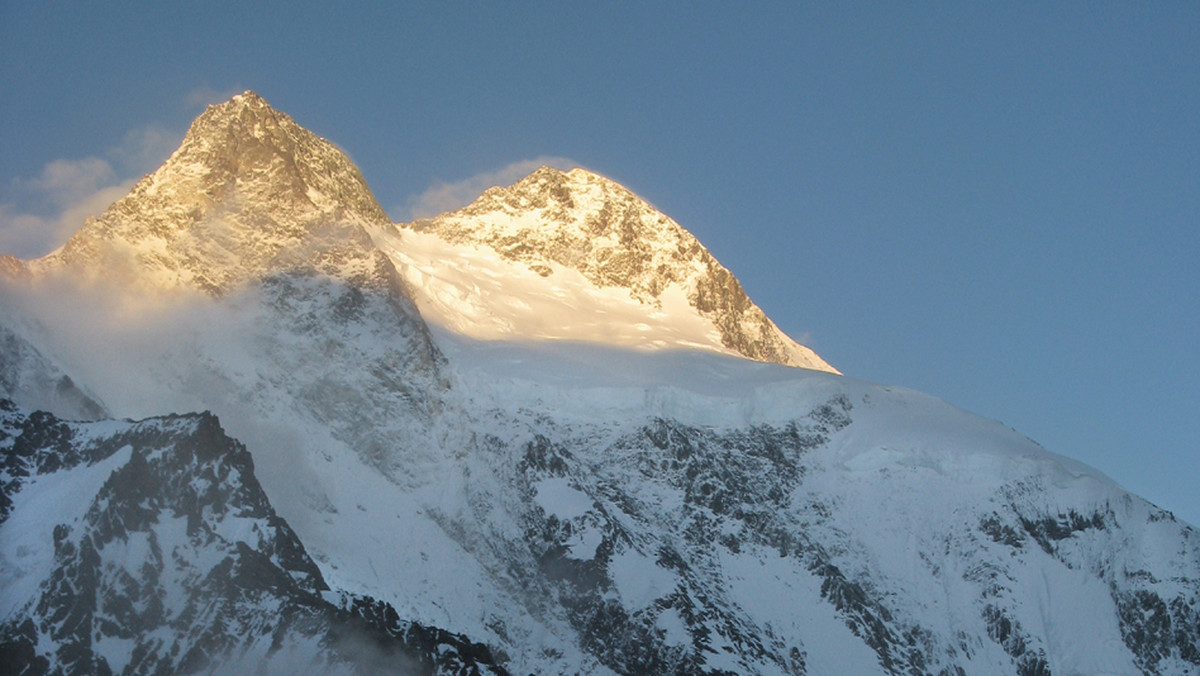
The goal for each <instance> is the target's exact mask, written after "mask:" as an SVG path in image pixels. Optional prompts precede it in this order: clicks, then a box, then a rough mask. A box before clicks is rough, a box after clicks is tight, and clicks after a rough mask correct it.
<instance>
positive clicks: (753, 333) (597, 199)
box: [408, 167, 836, 373]
mask: <svg viewBox="0 0 1200 676" xmlns="http://www.w3.org/2000/svg"><path fill="white" fill-rule="evenodd" d="M408 227H410V228H411V229H412V230H415V231H417V232H427V233H431V234H435V235H437V236H438V237H440V238H442V239H444V240H446V241H447V242H450V243H452V244H473V245H482V246H487V247H490V248H492V249H493V250H495V251H496V253H497V254H499V256H500V257H501V258H502V259H506V260H508V261H510V262H514V263H518V264H524V265H526V266H528V268H529V269H531V270H533V271H535V272H537V273H538V274H540V275H542V276H543V277H545V276H548V275H551V274H553V270H554V269H555V267H556V266H558V267H560V268H567V269H570V270H574V271H576V272H578V273H580V274H582V275H583V277H584V278H585V279H586V280H587V282H590V283H591V284H592V285H594V286H595V287H598V288H599V289H600V290H606V292H609V291H613V290H616V289H623V290H624V291H625V292H627V293H628V296H629V298H630V299H631V300H632V301H634V302H636V303H640V304H642V305H643V306H645V308H646V314H647V316H648V318H649V319H651V320H652V321H654V322H658V323H661V322H662V321H666V320H656V319H654V318H655V317H660V318H661V317H662V316H663V309H664V303H665V302H666V300H665V298H666V297H667V296H671V297H675V296H679V297H682V298H684V299H685V301H684V302H685V303H686V304H687V305H688V306H690V308H691V309H690V310H687V314H688V315H689V316H691V317H692V318H695V317H696V315H699V316H700V318H701V319H702V324H703V325H704V326H706V327H707V329H705V330H704V335H702V336H697V335H694V332H692V331H688V332H686V333H688V335H690V336H691V337H690V338H688V339H686V341H685V342H686V343H687V344H696V345H710V344H713V343H715V346H719V349H721V350H723V351H728V352H732V353H735V354H740V355H742V356H745V357H749V358H751V359H755V360H758V361H766V362H774V363H779V364H786V365H790V366H802V367H805V368H812V369H817V370H821V371H830V372H835V373H836V370H835V369H834V368H833V367H832V366H830V365H829V364H827V363H826V362H825V361H824V360H822V359H821V358H820V357H818V356H817V355H816V354H815V353H814V352H813V351H812V350H810V349H808V348H807V347H804V346H803V345H800V344H798V343H796V342H795V341H794V340H792V339H791V338H789V337H788V336H787V335H786V334H784V333H783V332H782V331H780V330H779V328H778V327H776V326H775V324H774V323H772V322H771V320H770V319H768V318H767V316H766V314H765V313H763V311H762V310H761V309H760V308H759V307H758V306H757V305H755V304H754V303H753V302H752V301H751V300H750V299H749V298H748V297H747V296H746V293H745V291H744V290H743V289H742V286H741V284H740V283H739V282H738V281H737V279H736V278H735V277H734V276H733V274H732V273H731V272H729V270H727V269H726V268H725V267H723V266H722V265H721V264H720V263H719V262H717V260H716V258H714V257H713V256H712V254H710V253H709V252H708V250H707V249H705V248H704V246H703V245H701V244H700V242H699V241H698V240H697V239H696V238H695V237H694V236H692V234H691V233H689V232H688V231H687V230H685V229H684V228H683V227H682V226H680V225H679V224H678V223H676V222H675V221H673V220H671V219H670V218H669V217H667V216H666V215H665V214H663V213H662V212H660V211H658V210H657V209H655V208H654V207H653V206H651V205H650V204H649V203H648V202H646V201H645V200H644V199H642V198H641V197H638V196H637V195H635V194H634V193H633V192H631V191H630V190H629V189H627V188H625V187H624V186H622V185H621V184H619V183H617V182H616V181H613V180H612V179H609V178H605V177H604V176H601V175H599V174H596V173H593V172H590V171H587V170H585V169H580V168H576V169H571V170H570V171H565V172H564V171H560V170H558V169H553V168H551V167H541V168H539V169H537V170H536V171H534V172H533V173H531V174H529V175H528V176H526V177H525V178H523V179H521V180H519V181H517V182H516V183H514V184H512V185H511V186H508V187H496V188H491V189H489V190H487V191H486V192H484V193H483V195H481V196H480V197H479V199H477V200H476V201H475V202H473V203H472V204H470V205H468V206H466V207H463V208H462V209H459V210H457V211H453V212H450V213H448V214H442V215H441V216H437V217H435V218H430V219H422V220H418V221H415V222H413V223H411V224H409V226H408ZM502 310H503V309H502V308H496V311H498V312H499V311H502ZM684 321H690V320H684ZM647 325H649V324H647ZM568 333H569V332H568ZM710 333H711V334H714V335H715V339H710V338H709V335H708V334H710ZM557 337H568V336H567V335H563V336H557ZM569 337H572V338H577V337H576V336H574V334H571V335H570V336H569Z"/></svg>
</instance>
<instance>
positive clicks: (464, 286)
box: [0, 93, 1200, 675]
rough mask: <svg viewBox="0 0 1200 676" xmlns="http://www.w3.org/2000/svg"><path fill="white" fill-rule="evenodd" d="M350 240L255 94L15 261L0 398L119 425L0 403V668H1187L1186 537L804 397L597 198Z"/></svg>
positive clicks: (1102, 498)
mask: <svg viewBox="0 0 1200 676" xmlns="http://www.w3.org/2000/svg"><path fill="white" fill-rule="evenodd" d="M322 163H323V164H322ZM380 214H382V212H379V211H378V207H377V206H375V205H374V200H373V198H371V197H370V193H369V191H368V190H367V189H366V186H365V184H364V183H363V182H362V180H361V177H360V176H359V175H358V172H357V170H354V169H353V167H352V166H351V165H350V164H349V162H348V161H346V160H345V157H344V156H343V155H342V154H341V153H339V152H337V151H336V149H334V148H333V146H331V145H329V144H328V143H327V142H324V141H321V140H320V139H317V138H316V137H315V136H312V135H311V134H309V133H308V132H306V131H304V130H302V129H300V128H299V127H297V126H295V123H293V122H292V121H291V120H290V118H287V117H286V116H283V115H282V114H280V113H277V112H275V111H273V110H271V109H270V108H269V107H268V106H266V104H265V102H263V101H262V100H261V99H260V98H258V97H257V96H255V95H253V94H250V93H247V94H244V95H242V96H239V97H235V98H234V99H233V100H232V101H230V102H228V103H226V104H222V105H221V106H215V107H213V108H210V109H209V111H207V112H206V113H205V114H204V115H203V116H202V117H201V118H200V119H199V120H197V122H196V123H195V124H194V125H193V127H192V129H191V130H190V131H189V133H188V137H187V138H186V139H185V141H184V145H183V147H181V149H180V151H178V152H177V153H176V154H175V155H174V156H172V158H171V159H170V160H168V162H167V164H166V165H164V167H163V168H162V169H160V170H159V171H158V172H156V173H155V174H152V175H151V176H149V177H147V178H146V179H144V180H143V181H142V183H140V184H139V185H138V186H137V187H135V188H134V190H133V192H132V193H131V194H130V195H129V196H128V197H126V198H124V199H123V200H121V201H118V202H117V203H116V204H115V205H114V206H113V207H112V208H111V209H110V210H109V211H108V212H106V213H105V214H103V215H102V216H100V217H98V218H97V219H95V220H92V221H89V222H88V223H87V224H85V225H84V227H83V229H82V230H81V231H80V233H79V234H78V235H76V238H75V239H73V240H72V242H75V244H71V243H68V245H67V246H65V247H64V248H63V249H62V250H60V251H59V252H56V253H55V254H52V255H51V256H49V257H47V258H45V259H42V260H38V261H31V262H28V263H24V262H21V263H19V264H18V263H14V264H11V265H7V264H6V267H4V269H6V270H7V269H10V268H11V271H10V273H9V277H10V281H9V282H7V283H6V284H5V285H4V288H3V289H0V292H3V293H4V299H5V308H6V313H7V314H6V316H5V317H4V320H5V323H4V324H3V325H4V326H8V327H12V330H11V334H12V336H13V338H12V339H11V340H7V339H6V340H3V341H0V366H3V367H4V368H3V369H0V374H12V373H16V374H24V375H21V379H20V380H19V382H18V379H15V378H13V377H11V376H5V377H6V378H7V380H5V381H3V382H5V383H10V382H11V383H15V384H13V385H8V384H6V387H7V388H8V391H7V392H5V394H6V395H8V396H11V397H13V398H14V399H15V400H16V403H17V404H18V405H20V406H25V407H28V406H31V405H32V406H41V407H45V408H50V409H51V410H52V411H58V412H60V413H61V414H62V416H74V417H92V416H81V415H79V413H80V412H79V411H78V410H76V411H75V412H71V411H70V410H68V409H69V406H68V403H69V402H67V401H66V399H63V398H59V399H54V398H53V397H42V398H41V399H38V397H41V396H42V395H41V394H39V393H44V392H45V391H46V389H47V387H57V386H56V385H53V384H54V383H61V382H70V383H71V385H72V387H74V388H76V389H77V391H78V392H80V393H82V394H84V395H86V396H87V397H88V400H89V401H92V402H93V403H94V404H95V406H96V411H94V412H99V413H100V414H101V415H104V414H105V413H107V414H110V415H114V416H120V417H126V416H127V417H134V418H146V420H144V421H143V422H141V423H132V422H128V421H125V422H118V421H111V420H108V421H101V422H95V423H86V424H85V423H68V422H63V421H62V420H59V419H57V418H56V417H54V416H52V415H50V414H47V413H33V414H31V413H28V412H26V411H25V410H23V409H21V408H18V407H17V406H14V405H10V404H5V405H4V406H5V407H4V409H3V411H4V413H3V416H4V417H3V421H4V423H3V425H4V426H3V430H4V431H3V434H4V435H6V436H4V437H3V439H0V451H3V453H4V454H5V455H4V458H5V460H4V462H5V465H4V467H5V469H4V471H5V472H6V474H5V475H4V477H3V490H4V493H3V495H4V502H3V503H2V505H0V507H2V508H3V513H4V521H3V522H2V523H0V544H2V546H0V627H2V633H0V637H2V639H0V642H2V643H3V646H4V647H3V654H2V655H0V657H2V659H4V660H6V661H5V662H4V664H5V665H6V668H5V671H6V672H7V671H13V672H15V673H20V669H25V668H28V669H29V671H30V673H49V672H53V673H98V672H100V670H101V667H99V666H96V665H99V664H101V660H102V661H103V663H104V664H105V665H106V667H104V668H106V669H109V670H111V671H112V672H114V673H116V672H122V673H152V672H153V673H157V672H169V671H179V670H184V671H188V670H190V671H193V672H205V673H207V672H208V671H211V670H212V668H213V666H212V665H217V664H233V665H236V667H231V669H233V670H234V671H235V672H236V671H244V670H246V669H263V670H267V671H281V672H290V671H291V670H293V669H294V666H295V665H296V664H301V665H312V668H313V669H314V670H317V671H325V670H330V671H337V670H339V669H341V670H347V671H353V670H358V671H359V672H371V671H383V672H385V673H386V672H396V673H405V672H406V670H407V669H409V668H410V666H411V665H412V664H413V663H414V660H415V663H417V664H419V665H423V666H421V669H424V670H434V669H436V670H441V672H442V673H474V672H472V670H473V669H474V670H480V671H483V670H486V669H492V670H496V671H499V670H501V669H506V670H508V671H510V672H513V673H539V674H540V673H545V674H556V673H557V674H577V673H589V674H606V673H621V674H625V673H628V674H635V673H636V674H641V673H675V674H750V673H754V674H832V673H854V674H977V673H978V674H1022V675H1034V674H1038V675H1044V674H1096V673H1118V674H1127V673H1128V674H1136V673H1143V674H1200V535H1198V534H1197V532H1196V530H1195V529H1194V528H1193V527H1191V526H1189V525H1187V524H1184V523H1181V522H1178V521H1176V520H1175V519H1174V517H1172V516H1171V515H1170V514H1169V513H1166V512H1163V511H1162V510H1160V509H1158V508H1156V507H1154V506H1153V505H1150V504H1148V503H1146V502H1145V501H1144V500H1142V499H1140V498H1138V497H1137V496H1134V495H1131V494H1129V493H1128V492H1126V491H1124V490H1123V489H1121V488H1120V487H1119V486H1118V485H1117V484H1115V483H1114V482H1113V481H1111V480H1110V479H1108V478H1106V477H1104V476H1103V475H1101V474H1100V473H1098V472H1096V471H1095V470H1092V469H1091V468H1088V467H1086V466H1083V465H1081V464H1079V463H1076V462H1073V461H1071V460H1069V459H1067V458H1064V457H1062V456H1058V455H1055V454H1052V453H1049V452H1047V451H1046V450H1045V449H1043V448H1041V447H1040V446H1038V445H1037V444H1036V443H1034V442H1032V441H1030V440H1028V439H1026V438H1024V437H1022V436H1021V435H1019V434H1017V433H1016V432H1014V431H1012V430H1010V429H1008V428H1005V427H1004V426H1003V425H1000V424H999V423H996V422H994V421H990V420H986V419H983V418H979V417H977V416H974V415H971V414H968V413H966V412H963V411H961V410H958V409H955V408H953V407H952V406H949V405H947V404H945V403H943V402H940V401H938V400H936V399H933V398H931V397H927V396H924V395H921V394H918V393H915V392H911V391H906V390H902V389H898V388H890V387H883V386H878V385H872V384H869V383H864V382H860V381H856V380H854V379H852V378H848V377H842V376H839V375H836V374H835V373H834V372H832V369H831V368H830V367H828V365H824V362H822V361H820V359H819V357H816V356H815V355H812V354H811V352H808V351H806V349H805V348H802V347H801V346H798V345H796V344H795V343H794V342H792V341H790V339H787V338H786V336H784V335H783V334H782V333H779V332H778V329H777V328H775V327H774V325H773V324H771V323H770V322H769V320H767V319H766V317H765V316H764V315H762V312H761V310H759V309H758V308H757V307H755V306H754V305H753V304H752V303H750V301H749V300H748V299H747V298H746V297H745V294H744V292H743V291H742V290H741V288H740V286H739V285H737V282H736V280H734V279H733V277H732V275H730V274H729V273H728V271H726V270H725V269H724V268H721V267H720V266H719V264H717V263H716V261H715V260H713V259H712V256H711V255H710V254H708V253H707V252H706V251H704V250H703V248H702V247H701V246H700V245H699V244H698V243H696V241H695V240H694V238H692V237H691V235H689V234H687V233H686V232H685V231H683V230H682V228H680V227H679V226H678V225H676V224H675V223H674V222H672V221H670V219H668V218H666V217H665V216H663V215H662V214H659V213H658V212H656V211H654V210H653V209H652V208H651V207H649V205H647V204H646V203H645V202H643V201H641V200H640V199H638V198H637V197H636V196H634V195H632V193H629V192H628V191H627V190H625V189H624V188H621V187H620V186H617V185H616V184H615V183H612V182H611V181H608V180H607V179H604V178H601V177H598V176H595V175H593V174H589V173H587V172H583V171H581V170H575V171H572V172H566V173H562V172H557V171H554V170H549V169H542V170H539V171H538V172H535V173H534V174H533V175H531V176H530V177H528V178H526V179H524V180H522V181H520V182H518V183H517V184H516V185H514V186H511V187H509V188H496V189H492V190H489V191H488V192H487V193H485V194H484V196H483V197H481V198H480V200H479V201H477V202H476V203H475V204H473V205H471V206H469V207H467V208H465V209H462V210H459V211H456V212H453V213H450V214H445V215H443V216H439V217H436V218H434V219H429V220H427V221H418V222H416V223H412V224H407V225H393V224H390V223H388V222H386V219H384V218H381V216H380ZM0 263H2V261H0ZM73 280H74V281H78V280H83V281H85V282H86V283H87V284H91V285H93V286H96V287H97V288H99V289H101V291H94V290H90V289H89V288H87V287H85V286H83V285H74V281H73ZM51 300H53V302H51ZM62 306H65V307H67V308H68V310H66V311H64V310H61V309H56V308H60V307H62ZM97 308H98V309H97ZM10 315H11V316H10ZM31 327H32V328H31ZM39 327H40V328H39ZM797 360H801V361H803V360H808V361H807V362H805V363H800V364H799V365H801V366H806V368H795V367H794V366H790V365H788V364H797V363H798V361H797ZM772 362H778V363H772ZM822 365H824V366H822ZM35 376H36V377H35ZM63 378H68V379H69V380H67V381H64V380H63ZM28 383H35V384H37V383H40V384H37V385H36V386H33V385H29V384H28ZM59 409H62V410H59ZM188 411H211V412H212V413H211V414H187V415H184V413H186V412H188ZM218 420H219V423H218ZM225 430H228V436H227V434H226V432H225ZM231 437H232V438H231ZM233 438H236V439H238V441H233ZM243 443H244V444H245V445H244V446H242V445H241V444H243ZM251 457H252V458H253V462H251ZM67 498H69V499H67ZM267 637H270V638H267ZM364 637H366V638H364ZM367 645H369V646H372V649H371V650H366V649H363V646H367ZM379 651H382V652H383V656H382V657H380V652H379ZM187 655H191V656H194V659H193V658H189V659H190V660H192V661H188V662H186V663H185V662H183V661H182V660H183V658H184V656H187ZM435 656H443V657H445V658H446V660H447V661H445V662H438V661H437V660H438V659H441V657H435ZM7 665H17V667H19V668H17V667H13V668H7ZM497 665H498V666H497Z"/></svg>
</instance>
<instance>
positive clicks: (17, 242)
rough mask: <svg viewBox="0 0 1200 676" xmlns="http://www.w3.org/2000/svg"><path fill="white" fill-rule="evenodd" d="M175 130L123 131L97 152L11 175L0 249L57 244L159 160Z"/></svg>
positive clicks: (175, 140)
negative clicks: (22, 174)
mask: <svg viewBox="0 0 1200 676" xmlns="http://www.w3.org/2000/svg"><path fill="white" fill-rule="evenodd" d="M180 136H181V135H180V134H175V133H172V132H170V131H167V130H166V129H163V128H162V127H160V126H157V125H149V126H146V127H140V128H138V129H134V130H132V131H130V132H129V133H127V134H126V135H125V137H124V138H123V139H122V141H121V143H120V144H119V145H117V146H115V147H113V148H110V149H109V151H108V152H107V153H106V156H107V158H103V157H84V158H80V159H57V160H53V161H51V162H48V163H46V165H45V166H44V167H42V171H41V173H39V174H38V175H37V176H34V177H32V178H16V179H13V181H12V183H11V184H10V185H9V186H8V190H7V191H6V192H7V198H6V200H5V201H4V202H0V253H10V254H14V255H16V256H18V257H21V258H34V257H37V256H42V255H45V254H47V253H49V252H50V251H52V250H54V249H55V248H57V247H58V246H61V245H62V243H63V242H65V241H66V240H67V238H69V237H70V236H71V235H72V234H74V233H75V231H76V230H78V229H79V227H80V226H81V225H83V221H84V220H85V219H86V218H87V217H89V216H95V215H97V214H99V213H101V212H103V211H104V209H106V208H107V207H108V205H110V204H112V203H113V202H115V201H116V200H118V199H120V198H121V197H122V196H124V195H125V193H127V192H129V189H130V188H131V187H132V186H133V184H134V182H135V181H136V180H137V178H138V177H139V176H141V175H142V174H144V173H146V172H149V171H152V170H153V169H154V168H156V167H158V166H159V165H160V164H162V162H163V160H165V159H166V158H167V157H168V156H169V155H170V153H171V151H172V150H173V149H174V147H175V146H177V145H178V144H179V138H180Z"/></svg>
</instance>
